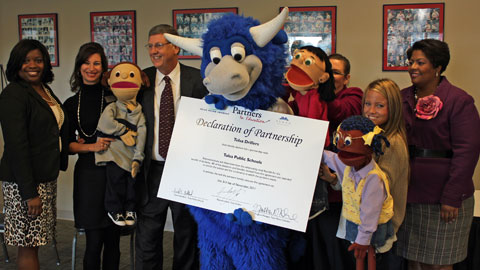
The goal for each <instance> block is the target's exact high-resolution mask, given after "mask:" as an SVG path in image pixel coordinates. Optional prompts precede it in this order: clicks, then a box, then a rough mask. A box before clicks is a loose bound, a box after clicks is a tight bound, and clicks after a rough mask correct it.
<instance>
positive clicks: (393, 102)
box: [362, 78, 407, 144]
mask: <svg viewBox="0 0 480 270" xmlns="http://www.w3.org/2000/svg"><path fill="white" fill-rule="evenodd" d="M368 91H376V92H378V93H380V94H382V95H383V96H384V97H385V98H386V99H387V105H388V120H387V122H386V123H385V124H383V125H382V126H381V128H382V129H383V130H385V136H386V137H387V138H389V137H391V136H392V135H394V134H395V133H399V134H400V136H401V137H402V139H403V141H404V142H405V144H407V135H406V130H405V122H404V121H403V111H402V96H401V95H400V88H399V87H398V85H397V84H396V83H395V82H394V81H392V80H390V79H386V78H384V79H378V80H375V81H373V82H371V83H370V84H369V85H368V86H367V88H366V89H365V91H364V93H363V98H362V111H363V108H364V106H365V98H366V96H367V93H368Z"/></svg>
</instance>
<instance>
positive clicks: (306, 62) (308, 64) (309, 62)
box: [305, 59, 315, 66]
mask: <svg viewBox="0 0 480 270" xmlns="http://www.w3.org/2000/svg"><path fill="white" fill-rule="evenodd" d="M313 63H315V61H314V60H313V59H307V60H305V65H307V66H310V65H311V64H313Z"/></svg>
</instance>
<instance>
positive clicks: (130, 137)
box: [120, 130, 137, 146]
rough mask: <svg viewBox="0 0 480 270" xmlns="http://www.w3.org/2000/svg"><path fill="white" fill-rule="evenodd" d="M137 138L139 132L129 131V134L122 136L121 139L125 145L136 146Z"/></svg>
mask: <svg viewBox="0 0 480 270" xmlns="http://www.w3.org/2000/svg"><path fill="white" fill-rule="evenodd" d="M136 136H137V132H135V131H131V130H129V131H127V133H125V134H123V135H122V136H120V139H122V142H123V143H124V144H125V145H127V146H134V145H135V143H136V139H135V137H136Z"/></svg>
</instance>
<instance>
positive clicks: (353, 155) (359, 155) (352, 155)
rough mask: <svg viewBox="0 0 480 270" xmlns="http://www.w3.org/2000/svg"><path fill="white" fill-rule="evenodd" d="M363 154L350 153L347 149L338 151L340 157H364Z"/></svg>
mask: <svg viewBox="0 0 480 270" xmlns="http://www.w3.org/2000/svg"><path fill="white" fill-rule="evenodd" d="M364 156H365V154H358V153H352V152H347V151H339V152H338V157H339V158H342V159H356V158H359V157H364Z"/></svg>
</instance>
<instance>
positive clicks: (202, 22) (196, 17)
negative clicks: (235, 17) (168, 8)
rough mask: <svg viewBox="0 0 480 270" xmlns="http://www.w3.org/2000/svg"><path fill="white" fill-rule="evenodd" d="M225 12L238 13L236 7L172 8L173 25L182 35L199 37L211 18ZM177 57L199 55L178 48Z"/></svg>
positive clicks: (184, 57) (196, 57)
mask: <svg viewBox="0 0 480 270" xmlns="http://www.w3.org/2000/svg"><path fill="white" fill-rule="evenodd" d="M227 13H234V14H238V8H236V7H230V8H199V9H174V10H172V20H173V27H174V28H175V29H177V31H178V34H179V35H180V36H182V37H188V38H201V36H202V34H203V33H204V32H205V31H206V30H207V25H208V23H209V22H210V21H211V20H212V19H217V18H219V17H221V16H223V15H225V14H227ZM178 58H179V59H200V56H198V55H193V54H191V53H190V52H186V51H184V50H180V53H179V55H178Z"/></svg>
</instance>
